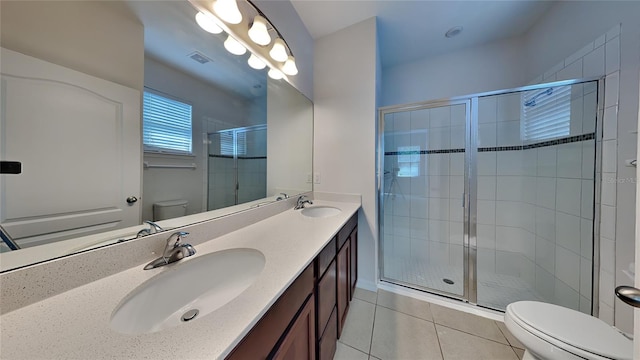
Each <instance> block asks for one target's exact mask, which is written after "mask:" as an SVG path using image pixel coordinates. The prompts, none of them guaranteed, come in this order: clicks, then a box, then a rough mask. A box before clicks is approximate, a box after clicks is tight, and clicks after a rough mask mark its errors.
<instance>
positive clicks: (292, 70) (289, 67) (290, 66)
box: [282, 56, 298, 75]
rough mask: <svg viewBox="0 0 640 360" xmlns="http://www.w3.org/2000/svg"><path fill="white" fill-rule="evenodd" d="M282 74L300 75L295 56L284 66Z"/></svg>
mask: <svg viewBox="0 0 640 360" xmlns="http://www.w3.org/2000/svg"><path fill="white" fill-rule="evenodd" d="M282 72H283V73H285V74H287V75H296V74H298V68H297V67H296V60H295V59H294V58H293V56H289V57H288V58H287V61H285V62H284V65H282Z"/></svg>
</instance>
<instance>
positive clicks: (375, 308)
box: [369, 292, 378, 357]
mask: <svg viewBox="0 0 640 360" xmlns="http://www.w3.org/2000/svg"><path fill="white" fill-rule="evenodd" d="M377 311H378V296H377V292H376V303H375V304H374V305H373V326H371V341H369V357H371V349H372V348H373V332H374V331H375V329H376V312H377Z"/></svg>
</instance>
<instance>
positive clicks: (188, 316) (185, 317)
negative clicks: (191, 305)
mask: <svg viewBox="0 0 640 360" xmlns="http://www.w3.org/2000/svg"><path fill="white" fill-rule="evenodd" d="M199 313H200V310H198V309H191V310H189V311H187V312H186V313H184V314H182V318H180V319H181V320H182V321H184V322H187V321H191V320H193V319H195V318H196V316H198V314H199Z"/></svg>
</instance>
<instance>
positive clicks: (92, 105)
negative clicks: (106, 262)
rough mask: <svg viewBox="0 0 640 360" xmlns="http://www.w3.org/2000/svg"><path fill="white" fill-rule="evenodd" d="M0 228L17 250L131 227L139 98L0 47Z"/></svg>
mask: <svg viewBox="0 0 640 360" xmlns="http://www.w3.org/2000/svg"><path fill="white" fill-rule="evenodd" d="M1 59H2V62H1V64H0V66H1V67H0V68H1V79H2V83H1V89H0V99H1V102H2V103H1V105H2V111H0V114H1V115H0V160H5V161H19V162H21V163H22V173H20V174H17V175H10V174H5V175H0V223H2V225H3V226H4V227H5V229H6V230H7V232H8V233H9V234H10V235H11V236H12V237H13V239H15V240H17V242H18V244H19V245H21V246H23V247H24V246H29V245H35V244H38V243H43V242H49V241H52V240H59V239H65V238H68V237H77V236H81V235H87V234H91V233H95V232H99V231H104V230H113V229H117V228H121V227H128V226H132V225H137V224H139V223H140V221H141V206H142V201H138V202H134V203H132V204H129V203H127V201H126V199H127V198H128V197H130V196H134V197H136V198H140V196H141V182H140V176H141V158H140V156H141V145H140V139H141V137H140V93H139V91H137V90H135V89H131V88H127V87H124V86H121V85H118V84H115V83H112V82H109V81H106V80H102V79H99V78H96V77H93V76H89V75H86V74H84V73H80V72H78V71H75V70H71V69H68V68H65V67H62V66H58V65H55V64H52V63H48V62H45V61H42V60H39V59H36V58H33V57H30V56H26V55H23V54H20V53H17V52H14V51H11V50H7V49H4V48H2V49H1Z"/></svg>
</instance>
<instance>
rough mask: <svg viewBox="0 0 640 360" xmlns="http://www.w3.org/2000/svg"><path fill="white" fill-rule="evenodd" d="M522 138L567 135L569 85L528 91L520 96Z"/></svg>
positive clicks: (569, 111) (569, 103)
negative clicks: (521, 105)
mask: <svg viewBox="0 0 640 360" xmlns="http://www.w3.org/2000/svg"><path fill="white" fill-rule="evenodd" d="M522 100H523V101H522V102H523V107H522V109H523V110H522V112H523V114H522V118H523V122H522V139H523V140H544V139H553V138H558V137H562V136H568V135H569V132H570V121H571V86H570V85H568V86H558V87H553V88H547V89H542V90H535V91H528V92H525V93H524V94H523V98H522Z"/></svg>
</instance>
